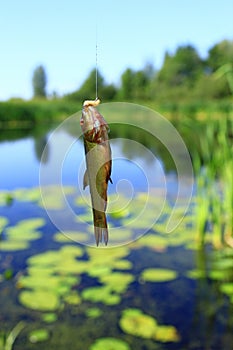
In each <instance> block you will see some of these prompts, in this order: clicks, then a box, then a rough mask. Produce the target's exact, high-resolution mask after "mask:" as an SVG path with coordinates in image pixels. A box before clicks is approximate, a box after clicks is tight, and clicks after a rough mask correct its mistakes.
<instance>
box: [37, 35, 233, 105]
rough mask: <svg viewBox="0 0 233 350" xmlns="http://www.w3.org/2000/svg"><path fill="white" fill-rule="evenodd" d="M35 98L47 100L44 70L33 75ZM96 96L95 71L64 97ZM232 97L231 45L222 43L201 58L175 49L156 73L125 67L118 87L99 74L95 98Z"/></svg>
mask: <svg viewBox="0 0 233 350" xmlns="http://www.w3.org/2000/svg"><path fill="white" fill-rule="evenodd" d="M32 83H33V93H34V97H46V96H47V91H46V84H47V77H46V71H45V68H44V67H43V66H39V67H37V68H36V69H35V71H34V74H33V79H32ZM95 93H96V71H95V69H93V70H92V71H91V72H90V74H89V75H88V77H87V79H86V80H85V81H84V82H83V84H82V85H81V86H80V88H79V89H77V90H75V91H73V92H71V93H69V94H66V95H64V96H63V98H64V99H67V100H73V101H77V100H78V101H80V100H84V99H88V98H93V96H95ZM232 93H233V41H231V40H223V41H221V42H219V43H217V44H215V45H214V46H213V47H211V48H210V49H209V51H208V55H207V57H206V58H205V59H203V58H201V57H200V55H199V53H198V51H197V49H196V48H195V47H194V46H193V45H190V44H189V45H181V46H178V47H177V49H176V50H175V52H174V53H173V54H171V53H169V52H166V53H165V55H164V60H163V64H162V67H161V68H160V69H158V70H156V69H155V68H154V66H153V63H147V64H145V66H144V67H143V68H142V69H140V70H133V69H132V68H130V67H128V68H127V69H126V70H125V71H124V72H123V74H122V75H121V79H120V85H119V86H116V85H114V84H107V83H106V81H105V79H104V77H103V75H102V74H101V73H100V72H98V94H99V97H100V98H101V99H102V100H104V101H105V102H106V101H117V100H121V101H122V100H124V101H160V102H163V101H166V100H169V101H192V100H194V99H195V100H200V101H205V100H217V99H224V98H229V97H230V96H231V95H232Z"/></svg>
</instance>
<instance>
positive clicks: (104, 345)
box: [89, 337, 130, 350]
mask: <svg viewBox="0 0 233 350" xmlns="http://www.w3.org/2000/svg"><path fill="white" fill-rule="evenodd" d="M103 349H104V350H130V346H129V345H128V344H127V343H126V342H125V341H123V340H121V339H118V338H110V337H108V338H99V339H97V340H96V341H95V342H94V343H93V344H92V345H91V346H90V348H89V350H103Z"/></svg>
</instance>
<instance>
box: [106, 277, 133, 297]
mask: <svg viewBox="0 0 233 350" xmlns="http://www.w3.org/2000/svg"><path fill="white" fill-rule="evenodd" d="M99 280H100V281H101V282H102V283H104V284H105V285H106V286H108V288H109V289H110V290H111V291H113V292H116V293H124V292H125V291H126V290H127V288H128V285H129V284H130V283H132V282H133V281H134V276H133V275H131V274H129V273H122V272H112V273H111V274H107V275H103V276H100V279H99Z"/></svg>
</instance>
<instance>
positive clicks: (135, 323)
mask: <svg viewBox="0 0 233 350" xmlns="http://www.w3.org/2000/svg"><path fill="white" fill-rule="evenodd" d="M119 324H120V327H121V329H122V330H123V332H125V333H127V334H131V335H134V336H137V337H140V338H144V339H153V340H156V341H160V342H176V341H178V340H179V335H178V332H177V330H176V328H175V327H173V326H170V325H166V326H165V325H159V324H158V322H157V321H156V319H155V318H153V317H152V316H149V315H146V314H144V313H143V312H142V311H141V310H139V309H126V310H124V311H123V313H122V317H121V319H120V321H119Z"/></svg>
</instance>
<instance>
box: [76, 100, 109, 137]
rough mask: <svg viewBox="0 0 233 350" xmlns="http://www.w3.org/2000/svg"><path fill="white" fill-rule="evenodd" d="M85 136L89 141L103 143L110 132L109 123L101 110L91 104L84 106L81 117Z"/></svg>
mask: <svg viewBox="0 0 233 350" xmlns="http://www.w3.org/2000/svg"><path fill="white" fill-rule="evenodd" d="M80 125H81V129H82V132H83V135H84V138H85V139H86V140H87V141H89V142H95V143H101V142H103V141H105V137H106V133H108V124H107V122H106V121H105V119H104V117H103V116H102V115H101V114H100V113H99V111H98V110H97V109H96V108H95V107H93V106H90V105H87V106H85V105H84V106H83V110H82V117H81V119H80Z"/></svg>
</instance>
